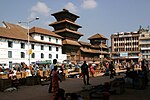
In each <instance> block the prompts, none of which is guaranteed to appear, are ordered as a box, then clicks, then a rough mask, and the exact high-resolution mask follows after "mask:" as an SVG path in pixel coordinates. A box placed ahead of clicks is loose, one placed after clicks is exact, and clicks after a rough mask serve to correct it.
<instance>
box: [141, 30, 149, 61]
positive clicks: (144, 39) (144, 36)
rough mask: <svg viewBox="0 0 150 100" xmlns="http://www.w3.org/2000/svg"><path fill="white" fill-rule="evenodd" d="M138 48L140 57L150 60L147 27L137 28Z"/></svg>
mask: <svg viewBox="0 0 150 100" xmlns="http://www.w3.org/2000/svg"><path fill="white" fill-rule="evenodd" d="M139 48H140V54H139V56H140V58H141V59H143V58H144V59H146V60H149V61H150V32H149V28H147V29H144V28H140V29H139Z"/></svg>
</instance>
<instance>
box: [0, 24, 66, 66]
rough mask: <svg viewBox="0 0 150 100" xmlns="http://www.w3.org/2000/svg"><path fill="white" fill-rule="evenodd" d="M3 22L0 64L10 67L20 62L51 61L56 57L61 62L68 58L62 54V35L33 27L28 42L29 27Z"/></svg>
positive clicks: (0, 39) (0, 36) (0, 33)
mask: <svg viewBox="0 0 150 100" xmlns="http://www.w3.org/2000/svg"><path fill="white" fill-rule="evenodd" d="M3 24H4V27H0V64H5V65H7V67H9V66H11V65H12V64H13V63H20V62H24V63H26V64H27V65H28V64H29V63H32V62H38V63H42V62H50V61H51V60H52V59H55V58H57V59H58V61H60V62H61V61H63V60H64V59H66V58H65V56H64V55H62V37H61V36H59V35H57V34H55V33H54V32H51V31H49V30H46V29H42V28H38V27H33V28H32V29H30V34H29V42H30V44H28V34H27V33H28V31H27V29H25V28H23V27H21V26H19V25H15V24H11V23H6V22H3ZM29 48H31V49H30V50H29ZM29 51H30V52H29ZM29 53H30V54H29Z"/></svg>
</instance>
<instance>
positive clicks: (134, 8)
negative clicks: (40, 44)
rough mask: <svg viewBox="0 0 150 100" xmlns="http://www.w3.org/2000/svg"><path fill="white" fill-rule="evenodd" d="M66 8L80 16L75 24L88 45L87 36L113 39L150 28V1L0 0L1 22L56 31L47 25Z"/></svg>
mask: <svg viewBox="0 0 150 100" xmlns="http://www.w3.org/2000/svg"><path fill="white" fill-rule="evenodd" d="M63 8H66V9H68V10H69V11H70V12H72V13H75V14H77V15H78V16H80V18H78V19H77V21H76V23H77V24H79V25H81V26H82V28H81V29H79V30H78V32H80V33H82V34H84V36H82V37H81V38H80V40H82V41H85V42H89V41H88V40H87V38H88V37H90V36H92V35H94V34H96V33H99V34H103V35H104V36H106V37H107V38H109V39H110V35H111V34H113V33H116V32H133V31H137V30H138V29H139V26H140V25H141V26H142V27H145V28H146V27H147V26H148V25H150V0H1V1H0V21H1V22H2V21H6V22H10V23H13V24H16V23H17V22H18V21H28V20H31V19H33V18H35V17H37V16H38V17H40V20H39V21H36V22H32V23H31V24H30V28H31V27H33V26H38V27H42V28H46V29H49V30H51V31H53V28H52V27H50V26H48V24H50V23H52V22H54V21H56V20H55V18H54V17H53V16H51V14H52V13H54V12H58V11H61V10H62V9H63Z"/></svg>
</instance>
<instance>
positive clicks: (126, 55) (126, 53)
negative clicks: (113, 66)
mask: <svg viewBox="0 0 150 100" xmlns="http://www.w3.org/2000/svg"><path fill="white" fill-rule="evenodd" d="M120 57H128V52H121V53H120Z"/></svg>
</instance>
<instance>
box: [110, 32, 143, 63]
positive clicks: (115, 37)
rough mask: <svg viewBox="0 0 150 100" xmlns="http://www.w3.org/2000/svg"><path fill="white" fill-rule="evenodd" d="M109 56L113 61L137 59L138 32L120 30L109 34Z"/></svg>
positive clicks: (138, 51) (138, 50)
mask: <svg viewBox="0 0 150 100" xmlns="http://www.w3.org/2000/svg"><path fill="white" fill-rule="evenodd" d="M111 49H112V50H111V58H112V59H113V60H114V61H115V62H121V61H130V60H134V61H136V62H138V60H139V53H140V49H139V32H120V33H114V34H112V35H111Z"/></svg>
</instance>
